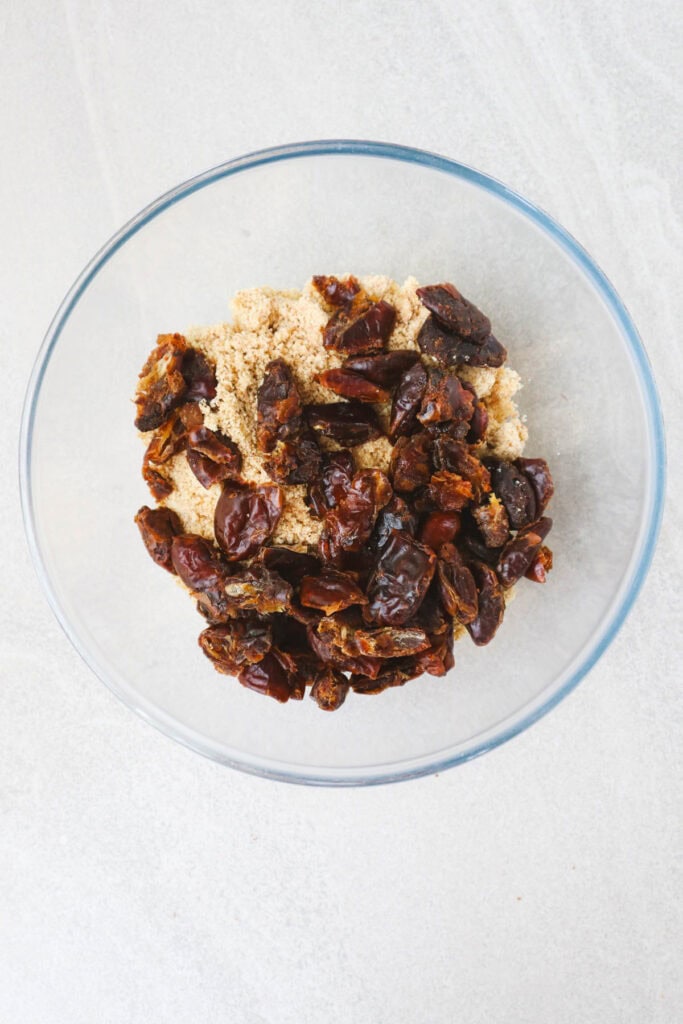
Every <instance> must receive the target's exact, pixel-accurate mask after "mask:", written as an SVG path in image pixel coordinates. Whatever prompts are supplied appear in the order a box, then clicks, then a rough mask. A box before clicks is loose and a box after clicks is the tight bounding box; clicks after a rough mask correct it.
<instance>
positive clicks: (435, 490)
mask: <svg viewBox="0 0 683 1024" xmlns="http://www.w3.org/2000/svg"><path fill="white" fill-rule="evenodd" d="M427 493H428V495H429V498H430V500H431V501H433V502H434V504H435V505H436V506H437V508H440V509H441V510H442V511H443V512H459V511H460V510H461V509H463V508H464V507H465V506H466V505H468V504H469V503H470V502H471V501H472V500H473V498H474V492H473V491H472V484H471V483H470V482H469V480H465V478H464V477H462V476H460V474H459V473H451V472H450V471H449V470H447V469H442V470H440V471H439V472H438V473H434V475H433V476H432V478H431V480H430V482H429V488H428V491H427Z"/></svg>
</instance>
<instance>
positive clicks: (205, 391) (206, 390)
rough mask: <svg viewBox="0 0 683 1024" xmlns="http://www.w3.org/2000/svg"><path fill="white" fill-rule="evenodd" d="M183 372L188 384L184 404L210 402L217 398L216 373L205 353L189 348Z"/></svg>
mask: <svg viewBox="0 0 683 1024" xmlns="http://www.w3.org/2000/svg"><path fill="white" fill-rule="evenodd" d="M181 372H182V375H183V378H184V380H185V384H186V391H185V394H184V395H183V401H184V402H199V401H201V400H203V401H205V402H210V401H212V399H214V398H215V397H216V387H217V382H216V371H215V370H214V368H213V366H212V365H211V363H210V362H209V360H208V359H207V358H206V356H205V355H204V353H203V352H199V351H198V350H197V349H196V348H188V350H187V352H186V353H185V355H184V356H183V362H182V367H181Z"/></svg>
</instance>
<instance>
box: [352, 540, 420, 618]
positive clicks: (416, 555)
mask: <svg viewBox="0 0 683 1024" xmlns="http://www.w3.org/2000/svg"><path fill="white" fill-rule="evenodd" d="M435 569H436V555H435V554H434V552H433V551H432V549H431V548H428V547H426V545H424V544H420V543H419V542H418V541H416V540H415V539H414V538H413V537H410V536H409V535H408V534H406V533H402V532H399V531H398V530H394V531H392V533H391V536H390V538H389V540H388V542H387V543H386V545H385V547H384V548H383V550H382V552H381V554H380V556H379V559H378V561H377V564H376V566H375V569H374V571H373V573H372V576H371V577H370V581H369V583H368V588H367V594H368V597H369V599H370V604H369V605H368V608H367V609H366V610H365V612H366V613H367V620H368V621H370V622H376V623H377V624H379V625H382V626H403V625H405V623H406V622H408V620H409V619H411V618H412V617H413V615H414V614H415V613H416V611H417V610H418V608H419V607H420V604H421V603H422V601H423V600H424V597H425V594H426V593H427V590H428V589H429V584H430V583H431V581H432V577H433V575H434V571H435ZM364 617H365V614H364Z"/></svg>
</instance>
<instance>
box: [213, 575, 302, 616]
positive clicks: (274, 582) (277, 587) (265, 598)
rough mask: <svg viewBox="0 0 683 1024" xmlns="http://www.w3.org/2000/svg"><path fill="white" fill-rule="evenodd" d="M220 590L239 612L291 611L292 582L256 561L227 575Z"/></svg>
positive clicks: (264, 613) (259, 613)
mask: <svg viewBox="0 0 683 1024" xmlns="http://www.w3.org/2000/svg"><path fill="white" fill-rule="evenodd" d="M223 591H224V593H225V597H226V601H227V602H228V606H229V607H230V608H231V609H233V610H234V611H237V612H240V613H241V612H256V613H257V614H258V615H272V614H274V613H285V612H290V611H291V600H292V587H291V584H289V583H287V581H286V580H284V579H283V578H282V576H280V575H279V574H278V573H276V572H273V571H272V570H271V569H267V568H266V567H265V566H264V565H262V564H260V563H258V562H257V563H254V564H252V565H251V566H250V567H249V568H248V569H242V570H240V572H237V573H235V574H234V575H231V576H228V575H226V576H225V578H224V580H223Z"/></svg>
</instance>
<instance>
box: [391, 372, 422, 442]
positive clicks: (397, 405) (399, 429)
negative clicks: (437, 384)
mask: <svg viewBox="0 0 683 1024" xmlns="http://www.w3.org/2000/svg"><path fill="white" fill-rule="evenodd" d="M426 387H427V371H426V369H425V368H424V366H423V365H422V363H415V364H414V365H413V366H411V367H410V369H408V370H406V371H405V372H404V373H403V374H402V375H401V378H400V380H399V382H398V386H397V388H396V392H395V394H394V400H393V402H392V406H391V417H390V419H389V434H390V436H391V438H392V439H395V438H397V437H401V436H402V435H404V434H412V432H413V431H414V430H415V429H416V428H417V425H418V420H417V414H418V412H419V411H420V407H421V405H422V398H423V396H424V393H425V390H426Z"/></svg>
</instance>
